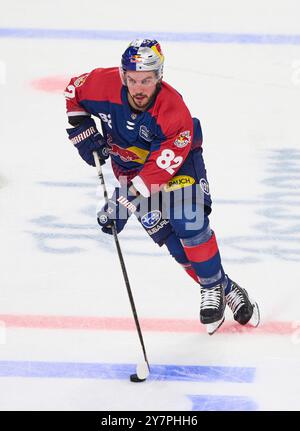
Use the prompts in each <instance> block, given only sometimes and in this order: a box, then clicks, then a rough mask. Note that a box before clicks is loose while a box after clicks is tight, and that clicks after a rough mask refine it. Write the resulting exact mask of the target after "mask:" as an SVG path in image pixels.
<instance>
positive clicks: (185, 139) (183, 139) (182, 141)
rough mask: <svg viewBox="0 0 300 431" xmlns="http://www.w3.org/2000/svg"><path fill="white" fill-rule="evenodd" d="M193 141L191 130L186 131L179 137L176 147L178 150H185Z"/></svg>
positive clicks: (175, 143)
mask: <svg viewBox="0 0 300 431" xmlns="http://www.w3.org/2000/svg"><path fill="white" fill-rule="evenodd" d="M191 139H192V137H191V132H190V131H189V130H186V131H185V132H181V133H180V134H179V135H178V136H177V138H176V140H175V142H174V145H175V147H178V148H184V147H186V146H187V145H188V144H189V143H190V142H191Z"/></svg>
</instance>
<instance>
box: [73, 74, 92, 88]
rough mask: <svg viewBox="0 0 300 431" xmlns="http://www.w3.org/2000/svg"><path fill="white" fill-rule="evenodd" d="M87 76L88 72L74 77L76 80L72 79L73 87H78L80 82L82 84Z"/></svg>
mask: <svg viewBox="0 0 300 431" xmlns="http://www.w3.org/2000/svg"><path fill="white" fill-rule="evenodd" d="M88 76H89V73H87V74H86V75H83V76H80V77H79V78H77V79H76V81H74V86H75V87H80V86H81V85H82V84H84V82H85V80H86V78H87V77H88Z"/></svg>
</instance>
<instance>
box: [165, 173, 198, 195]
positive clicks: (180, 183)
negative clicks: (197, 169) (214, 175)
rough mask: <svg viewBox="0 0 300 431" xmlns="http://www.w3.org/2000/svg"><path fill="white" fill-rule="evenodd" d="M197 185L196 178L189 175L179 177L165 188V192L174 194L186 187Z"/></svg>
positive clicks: (169, 182) (174, 178)
mask: <svg viewBox="0 0 300 431" xmlns="http://www.w3.org/2000/svg"><path fill="white" fill-rule="evenodd" d="M194 183H195V178H193V177H190V176H189V175H177V176H175V177H173V178H172V179H171V180H170V181H168V183H167V184H165V186H164V190H165V192H172V191H174V190H178V189H182V188H184V187H189V186H191V185H192V184H194Z"/></svg>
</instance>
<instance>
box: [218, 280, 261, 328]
mask: <svg viewBox="0 0 300 431" xmlns="http://www.w3.org/2000/svg"><path fill="white" fill-rule="evenodd" d="M231 283H232V288H231V291H230V292H229V293H228V295H226V302H227V305H228V306H229V308H230V309H231V311H232V312H233V317H234V320H236V321H237V322H238V323H240V324H241V325H246V324H247V323H248V324H249V325H251V326H253V327H257V326H258V325H259V322H260V314H259V308H258V305H257V303H256V302H252V301H251V299H250V298H249V296H248V293H247V291H246V290H245V289H243V288H242V287H240V286H239V285H238V284H236V283H235V282H234V281H231Z"/></svg>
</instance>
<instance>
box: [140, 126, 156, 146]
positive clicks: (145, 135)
mask: <svg viewBox="0 0 300 431" xmlns="http://www.w3.org/2000/svg"><path fill="white" fill-rule="evenodd" d="M139 135H140V137H141V138H142V139H145V141H147V142H151V141H152V140H153V137H152V133H151V131H150V130H149V129H147V127H146V126H144V124H142V125H141V127H140V133H139Z"/></svg>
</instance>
